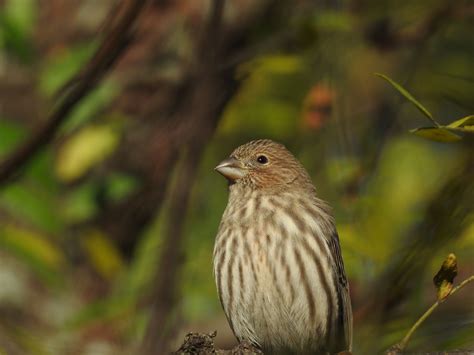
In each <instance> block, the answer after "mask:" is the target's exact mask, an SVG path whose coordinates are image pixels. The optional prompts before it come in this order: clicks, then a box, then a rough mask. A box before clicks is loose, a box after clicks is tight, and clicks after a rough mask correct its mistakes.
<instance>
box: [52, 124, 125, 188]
mask: <svg viewBox="0 0 474 355" xmlns="http://www.w3.org/2000/svg"><path fill="white" fill-rule="evenodd" d="M118 142H119V135H118V132H117V130H116V129H115V128H114V127H113V126H112V125H105V124H104V125H94V126H89V127H86V128H84V129H82V130H81V131H80V132H78V133H77V134H75V135H74V136H72V137H71V138H70V139H69V140H68V141H67V142H66V143H65V144H64V145H63V147H62V149H61V150H60V151H59V154H58V157H57V160H56V174H57V176H58V177H59V179H61V180H62V181H65V182H69V181H73V180H75V179H77V178H79V177H81V176H82V175H84V174H85V173H86V172H87V171H88V170H89V169H90V168H92V167H93V166H94V165H95V164H97V163H99V162H101V161H102V160H104V159H105V158H107V157H108V156H109V155H110V154H111V153H112V152H113V151H114V150H115V148H116V147H117V145H118Z"/></svg>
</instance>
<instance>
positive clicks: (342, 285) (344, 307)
mask: <svg viewBox="0 0 474 355" xmlns="http://www.w3.org/2000/svg"><path fill="white" fill-rule="evenodd" d="M327 243H328V246H329V249H330V250H331V254H332V256H333V258H334V264H335V270H334V275H335V284H336V286H337V288H338V299H339V304H340V305H341V307H340V311H339V315H338V320H337V322H338V323H339V325H340V326H341V328H343V329H344V333H343V334H341V335H340V336H338V339H336V341H337V344H338V345H341V344H344V346H345V347H346V348H345V349H343V350H351V348H352V306H351V298H350V295H349V283H348V282H347V278H346V273H345V271H344V264H343V261H342V255H341V247H340V246H339V236H338V234H337V231H334V234H333V236H332V238H329V239H328V240H327Z"/></svg>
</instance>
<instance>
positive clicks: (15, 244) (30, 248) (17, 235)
mask: <svg viewBox="0 0 474 355" xmlns="http://www.w3.org/2000/svg"><path fill="white" fill-rule="evenodd" d="M0 244H2V245H4V246H6V247H8V248H10V249H12V250H15V251H16V252H18V253H21V254H23V255H26V256H27V257H30V258H33V259H34V260H35V261H36V262H39V263H41V264H42V265H44V266H46V267H47V268H50V269H59V268H60V267H62V266H63V265H64V264H65V259H64V255H63V253H62V252H61V250H60V249H58V248H57V247H56V246H55V245H54V244H52V243H51V242H50V241H49V240H48V239H47V238H46V237H45V236H43V235H40V234H39V233H36V232H33V231H30V230H27V229H25V228H22V227H19V226H16V225H14V224H6V225H4V226H3V227H1V228H0Z"/></svg>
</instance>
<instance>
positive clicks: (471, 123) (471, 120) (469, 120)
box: [447, 115, 474, 131]
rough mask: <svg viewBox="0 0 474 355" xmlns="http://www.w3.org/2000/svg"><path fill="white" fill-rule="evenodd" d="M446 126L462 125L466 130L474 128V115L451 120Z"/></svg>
mask: <svg viewBox="0 0 474 355" xmlns="http://www.w3.org/2000/svg"><path fill="white" fill-rule="evenodd" d="M447 127H449V128H459V127H462V128H464V129H466V130H467V131H473V130H474V115H470V116H467V117H464V118H461V119H459V120H456V121H454V122H451V123H450V124H449V125H448V126H447Z"/></svg>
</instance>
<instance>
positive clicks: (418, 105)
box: [375, 73, 440, 126]
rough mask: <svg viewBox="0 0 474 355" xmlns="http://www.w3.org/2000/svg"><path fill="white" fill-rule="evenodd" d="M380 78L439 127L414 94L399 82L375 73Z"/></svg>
mask: <svg viewBox="0 0 474 355" xmlns="http://www.w3.org/2000/svg"><path fill="white" fill-rule="evenodd" d="M375 75H377V76H378V77H380V78H382V79H384V80H386V81H387V82H388V83H389V84H390V85H392V86H393V87H394V88H395V89H396V90H397V91H398V92H399V93H400V94H402V95H403V96H404V97H405V98H406V99H407V100H408V101H410V102H411V103H412V104H413V105H415V106H416V108H417V109H418V110H420V112H421V113H422V114H424V115H425V116H426V117H428V118H429V119H430V120H431V121H432V122H433V123H434V124H435V125H436V126H439V125H440V124H439V123H438V122H436V121H435V119H434V118H433V115H432V114H431V112H430V111H428V109H427V108H426V107H424V106H423V105H422V104H421V103H420V102H419V101H418V100H417V99H415V98H414V97H413V96H412V94H410V93H409V92H408V91H407V90H406V89H404V88H403V87H402V86H401V85H400V84H398V83H397V82H395V81H393V80H392V79H390V78H389V77H388V76H386V75H383V74H380V73H375Z"/></svg>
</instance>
